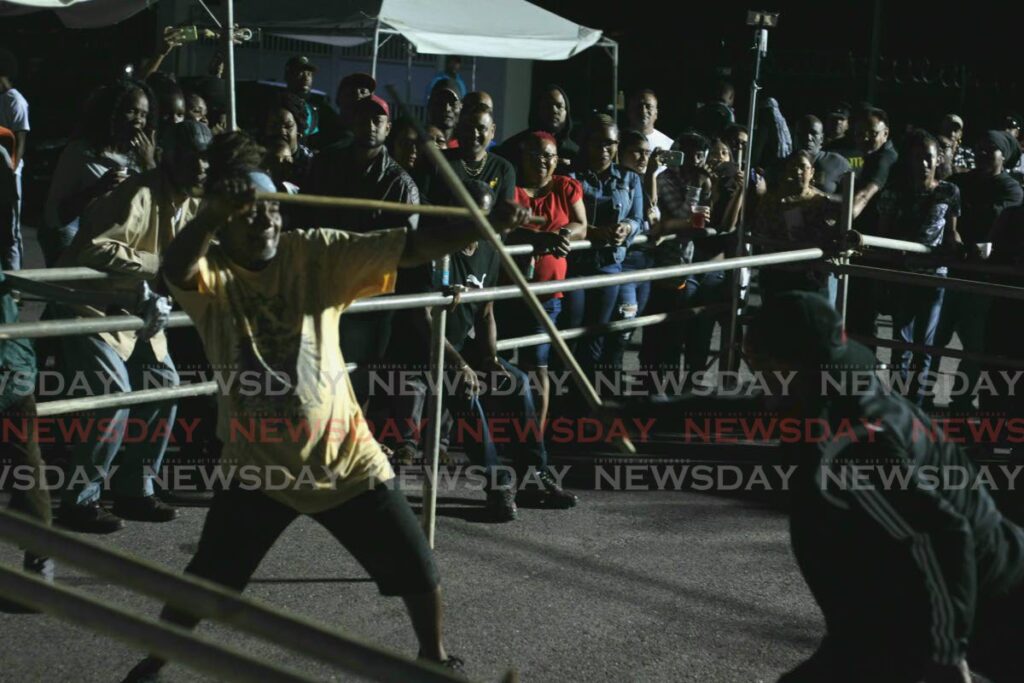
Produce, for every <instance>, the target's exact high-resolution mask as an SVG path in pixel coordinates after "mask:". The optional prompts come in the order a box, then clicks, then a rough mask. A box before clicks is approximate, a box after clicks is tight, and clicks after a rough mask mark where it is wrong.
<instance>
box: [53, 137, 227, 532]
mask: <svg viewBox="0 0 1024 683" xmlns="http://www.w3.org/2000/svg"><path fill="white" fill-rule="evenodd" d="M211 139H212V135H211V134H210V130H209V128H207V127H206V126H204V125H203V124H201V123H196V122H194V121H183V122H181V123H179V124H176V125H175V126H173V127H171V128H169V129H167V131H166V133H165V135H164V137H163V138H162V140H161V149H162V150H163V152H162V154H161V158H160V165H159V166H158V167H157V168H155V169H153V170H152V171H147V172H145V173H141V174H139V175H136V176H133V177H131V178H128V179H127V180H125V181H124V182H122V183H121V184H120V185H118V187H117V188H116V189H115V190H114V191H113V192H111V193H110V194H109V195H107V196H105V197H102V198H100V199H97V200H96V201H95V202H93V203H92V204H91V205H90V206H89V208H88V209H87V210H86V212H85V213H84V214H83V216H82V225H81V229H80V230H79V231H78V234H77V235H75V239H74V241H73V242H72V243H71V246H70V247H69V248H68V249H67V250H66V251H65V252H64V254H63V255H62V256H61V259H60V260H59V261H58V263H57V265H58V266H86V267H89V268H95V269H97V270H102V271H105V272H109V273H115V274H117V275H119V276H122V277H119V278H117V279H111V280H101V281H97V282H96V283H95V284H94V285H93V288H94V289H100V290H104V291H106V290H108V289H109V290H111V291H125V290H127V291H136V292H138V293H139V296H138V302H137V305H136V307H135V310H125V311H123V312H122V314H130V313H134V314H136V315H140V316H142V317H144V318H146V319H147V320H149V321H151V322H152V323H153V324H152V326H151V327H150V328H149V329H148V330H147V333H146V334H142V333H139V334H136V333H134V332H111V333H101V334H93V335H78V336H67V337H62V338H61V340H60V341H61V348H62V353H61V357H62V358H63V359H64V361H65V362H66V364H67V366H68V370H69V371H70V372H74V373H76V374H75V375H74V376H75V377H84V378H86V379H87V381H88V383H89V392H90V394H91V395H101V394H104V393H107V392H109V390H110V389H109V388H110V386H111V385H113V386H114V387H116V388H117V389H118V390H119V391H124V392H127V391H132V389H133V388H138V386H140V385H143V384H144V385H145V386H146V388H153V387H154V386H175V385H177V384H178V373H177V371H176V370H175V366H174V363H173V362H172V360H171V357H170V355H169V354H168V350H167V339H166V337H165V336H164V333H163V331H162V326H163V325H162V324H163V323H166V315H167V314H169V313H170V306H169V304H168V302H167V300H166V298H165V297H162V296H160V295H158V294H156V293H155V291H163V290H164V288H163V287H162V285H161V284H159V282H155V280H156V278H157V272H158V271H159V269H160V256H161V254H162V252H163V250H164V249H165V248H166V247H167V245H168V244H169V243H170V242H171V240H172V239H173V238H174V236H175V235H176V234H177V233H178V232H179V231H180V230H181V228H182V227H184V226H185V224H186V223H188V222H189V221H190V220H191V219H192V217H193V216H195V215H196V211H197V210H198V208H199V197H200V196H201V195H202V186H203V183H204V182H205V180H206V171H207V169H208V168H209V164H208V163H207V161H206V148H207V146H208V145H209V144H210V141H211ZM149 281H154V285H153V288H152V289H151V288H150V287H149V286H148V285H146V283H147V282H149ZM154 290H155V291H154ZM54 312H55V317H58V318H71V317H76V316H77V317H82V318H103V317H105V316H107V315H110V314H111V312H110V309H109V308H108V309H105V310H101V308H99V307H96V306H67V307H66V306H54ZM175 413H176V406H175V403H174V401H162V402H158V403H148V404H144V405H140V406H133V407H131V408H110V409H103V410H97V411H94V412H93V413H92V416H93V417H95V418H96V422H95V424H96V425H98V426H97V429H96V431H95V432H93V433H90V434H87V435H86V437H85V438H83V439H82V440H81V441H79V442H78V443H76V444H75V445H74V447H73V450H72V455H71V466H72V471H73V472H75V473H76V475H77V477H76V478H73V479H72V480H71V481H72V483H71V485H70V486H68V488H67V489H66V490H65V491H64V494H63V497H62V500H61V508H60V515H59V518H60V521H61V523H62V524H63V525H64V526H67V527H69V528H71V529H74V530H76V531H83V532H88V533H110V532H113V531H117V530H118V529H120V528H122V527H123V526H124V523H123V522H122V521H121V520H122V519H132V520H138V521H148V522H165V521H169V520H172V519H174V518H175V517H176V516H177V511H176V510H175V509H174V508H172V507H169V506H167V505H165V504H164V503H162V502H160V501H159V500H157V499H156V497H155V496H154V495H153V493H154V491H153V476H154V473H156V472H159V471H160V463H161V462H162V460H163V457H164V453H165V452H166V449H167V441H168V436H169V430H168V426H169V425H172V424H173V423H174V417H175ZM128 419H132V420H134V421H138V420H141V421H143V422H144V423H145V425H146V432H145V433H146V434H147V436H148V437H150V438H145V439H141V440H134V441H132V442H131V443H127V444H126V449H125V454H124V456H123V457H122V458H118V451H119V449H120V447H121V444H122V441H123V440H124V437H125V426H124V425H125V424H126V420H128ZM103 425H106V426H103ZM161 430H162V431H161ZM115 461H116V464H117V469H116V472H115V474H114V476H113V477H112V478H111V482H110V484H111V488H112V492H113V494H114V507H113V511H114V514H113V515H112V514H110V513H109V512H107V511H106V510H104V509H103V508H101V507H100V506H99V497H100V493H101V488H102V487H101V484H102V479H101V477H102V476H106V475H107V473H108V472H110V471H111V466H112V465H114V463H115Z"/></svg>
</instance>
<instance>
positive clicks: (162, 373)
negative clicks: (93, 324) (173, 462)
mask: <svg viewBox="0 0 1024 683" xmlns="http://www.w3.org/2000/svg"><path fill="white" fill-rule="evenodd" d="M61 347H62V351H63V362H64V364H65V366H66V368H67V370H68V374H69V375H70V376H71V377H72V378H73V379H72V380H71V381H74V382H75V383H76V384H87V385H88V395H90V396H101V395H103V394H105V393H108V392H110V391H121V392H126V391H132V390H139V389H143V388H156V387H157V386H159V387H173V386H178V371H177V370H175V368H174V363H173V362H172V361H171V357H170V356H169V355H168V356H166V357H165V358H164V359H163V360H158V359H157V358H156V357H155V356H154V355H153V347H152V346H151V345H150V344H149V342H138V343H136V344H135V351H134V352H133V353H132V355H131V357H130V358H129V359H128V361H127V362H125V361H123V360H121V357H120V356H119V355H117V352H116V351H114V349H113V348H112V347H111V346H110V345H109V344H107V342H105V341H103V339H101V338H100V337H99V336H98V335H88V336H82V335H79V336H68V337H63V338H61ZM79 378H81V379H79ZM82 379H84V382H83V381H82ZM76 380H77V381H76ZM72 386H74V385H72ZM176 414H177V406H176V404H175V403H174V401H160V402H156V403H144V404H142V405H135V406H131V407H127V408H105V409H101V410H95V411H92V412H90V413H88V416H87V417H83V418H76V419H80V420H84V422H82V423H80V425H81V426H82V428H83V429H87V430H88V431H87V432H86V433H85V435H84V438H80V440H79V441H78V443H76V444H74V447H73V448H72V451H71V474H72V477H73V478H72V479H71V480H70V481H71V484H70V485H69V486H68V488H67V489H66V490H65V491H64V495H63V498H62V503H63V504H64V505H87V504H89V503H93V502H96V501H98V500H99V497H100V492H101V488H102V482H103V478H104V476H105V475H106V473H107V472H108V471H109V470H110V467H111V465H115V464H116V465H117V470H116V471H115V473H114V475H113V477H111V479H110V486H111V490H112V491H113V493H114V495H115V496H121V497H126V498H131V497H140V496H151V495H153V473H154V472H157V471H158V470H159V469H160V464H161V463H162V462H163V459H164V454H165V453H166V451H167V441H168V439H169V438H170V434H171V427H172V425H173V424H174V417H175V415H176ZM129 419H130V420H131V423H129V422H128V420H129ZM90 420H92V422H90ZM140 422H141V423H142V424H144V427H142V428H141V429H140V428H139V427H135V426H134V425H139V424H140ZM126 432H127V433H128V434H132V436H133V438H132V439H131V440H130V441H129V443H127V444H125V452H124V454H123V455H122V456H120V457H118V451H119V450H120V449H121V446H122V443H123V442H124V437H125V435H126ZM140 432H141V435H140ZM136 436H139V437H140V438H135V437H136ZM115 460H117V462H116V463H115ZM85 480H87V481H85Z"/></svg>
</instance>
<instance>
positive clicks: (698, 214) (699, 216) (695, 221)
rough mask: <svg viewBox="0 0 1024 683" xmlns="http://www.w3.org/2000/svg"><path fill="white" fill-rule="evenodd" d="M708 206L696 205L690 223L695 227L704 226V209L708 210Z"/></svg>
mask: <svg viewBox="0 0 1024 683" xmlns="http://www.w3.org/2000/svg"><path fill="white" fill-rule="evenodd" d="M707 208H708V207H706V206H696V207H694V209H693V213H692V214H690V225H692V226H693V227H695V228H703V227H704V223H705V216H704V211H705V210H707Z"/></svg>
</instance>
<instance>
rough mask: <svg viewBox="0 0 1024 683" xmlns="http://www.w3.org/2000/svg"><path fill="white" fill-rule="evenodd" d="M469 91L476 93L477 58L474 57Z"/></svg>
mask: <svg viewBox="0 0 1024 683" xmlns="http://www.w3.org/2000/svg"><path fill="white" fill-rule="evenodd" d="M469 89H470V90H472V91H473V92H476V57H473V73H472V74H471V75H470V81H469Z"/></svg>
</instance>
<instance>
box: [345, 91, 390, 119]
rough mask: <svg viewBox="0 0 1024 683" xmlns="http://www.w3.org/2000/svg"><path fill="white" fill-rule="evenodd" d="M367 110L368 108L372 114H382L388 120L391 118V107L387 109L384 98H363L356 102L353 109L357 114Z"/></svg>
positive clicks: (372, 96) (371, 96)
mask: <svg viewBox="0 0 1024 683" xmlns="http://www.w3.org/2000/svg"><path fill="white" fill-rule="evenodd" d="M367 108H370V109H371V110H372V111H373V112H374V113H377V114H384V116H387V117H388V118H390V117H391V107H389V106H388V103H387V102H385V101H384V98H383V97H380V96H379V95H370V96H369V97H364V98H363V99H361V100H359V101H357V102H356V104H355V107H354V109H355V111H357V112H361V111H363V110H364V109H367Z"/></svg>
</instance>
